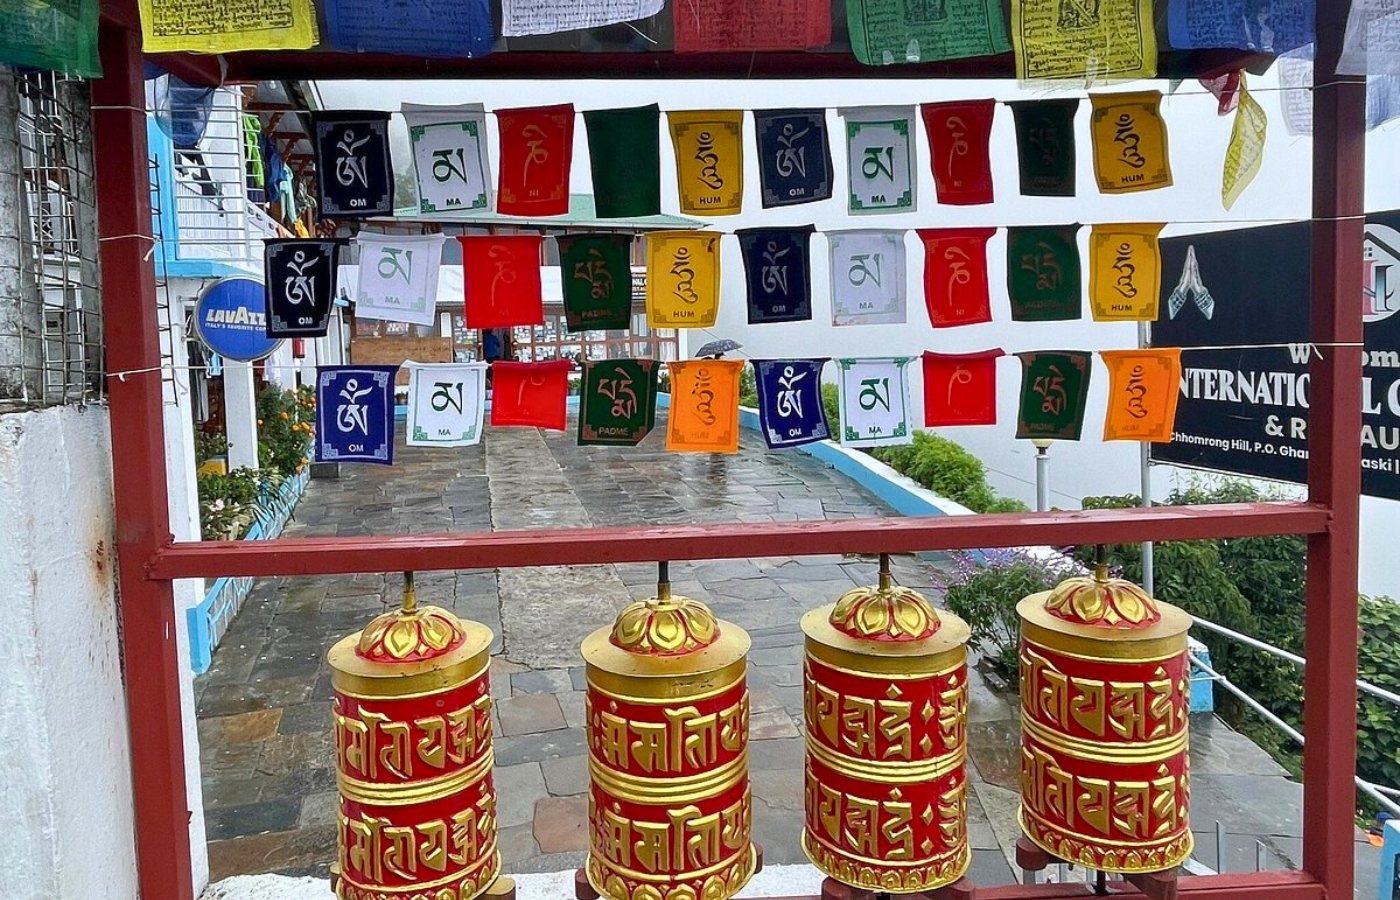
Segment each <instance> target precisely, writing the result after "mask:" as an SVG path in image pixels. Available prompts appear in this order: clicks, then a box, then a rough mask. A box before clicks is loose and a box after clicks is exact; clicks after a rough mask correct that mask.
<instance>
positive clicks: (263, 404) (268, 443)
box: [258, 384, 316, 478]
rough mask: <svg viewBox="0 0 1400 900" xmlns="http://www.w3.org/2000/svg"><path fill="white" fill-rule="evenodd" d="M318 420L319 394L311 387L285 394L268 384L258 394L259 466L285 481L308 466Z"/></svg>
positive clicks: (278, 388)
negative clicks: (310, 448) (310, 445)
mask: <svg viewBox="0 0 1400 900" xmlns="http://www.w3.org/2000/svg"><path fill="white" fill-rule="evenodd" d="M315 420H316V394H315V391H314V390H313V389H312V388H310V387H304V388H301V389H299V390H297V391H285V390H283V389H282V388H280V387H278V386H276V385H271V384H270V385H268V386H267V387H265V388H263V389H262V391H261V392H260V393H259V394H258V465H259V466H261V467H262V468H264V469H268V470H270V472H269V474H272V475H275V476H278V477H280V478H286V477H288V476H290V475H294V474H296V473H297V472H300V471H301V470H302V467H303V466H305V465H306V464H307V450H308V449H309V447H308V445H309V444H310V442H311V437H312V432H313V431H314V429H315Z"/></svg>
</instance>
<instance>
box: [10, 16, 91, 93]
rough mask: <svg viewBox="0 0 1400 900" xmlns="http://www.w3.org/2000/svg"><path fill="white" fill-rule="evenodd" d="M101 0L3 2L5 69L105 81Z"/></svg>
mask: <svg viewBox="0 0 1400 900" xmlns="http://www.w3.org/2000/svg"><path fill="white" fill-rule="evenodd" d="M97 13H98V0H7V2H0V63H8V64H9V65H12V66H25V67H29V68H34V69H47V70H50V71H54V72H62V73H64V74H67V75H74V76H77V77H79V78H100V77H101V76H102V64H101V63H100V62H99V61H98V58H97Z"/></svg>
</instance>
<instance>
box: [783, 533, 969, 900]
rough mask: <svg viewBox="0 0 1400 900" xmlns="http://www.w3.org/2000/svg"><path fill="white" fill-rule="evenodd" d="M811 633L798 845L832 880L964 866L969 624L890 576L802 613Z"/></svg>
mask: <svg viewBox="0 0 1400 900" xmlns="http://www.w3.org/2000/svg"><path fill="white" fill-rule="evenodd" d="M802 630H803V631H804V632H805V633H806V635H807V641H806V645H807V652H806V657H807V658H806V671H805V678H804V694H805V701H806V717H807V766H806V791H805V794H806V804H805V808H806V821H805V826H804V828H803V831H802V849H803V850H804V851H805V852H806V854H807V857H808V858H809V859H810V860H811V861H812V864H813V865H814V866H816V867H817V868H818V869H820V870H821V871H822V872H824V873H826V874H827V875H828V876H830V877H831V878H834V879H836V880H837V881H839V882H841V883H843V884H847V885H851V886H853V887H856V888H861V889H864V890H871V891H882V892H887V893H916V892H924V891H929V890H933V889H936V888H939V887H943V886H944V885H948V884H952V883H953V882H955V881H957V880H958V879H960V878H962V876H963V875H964V874H965V873H966V872H967V868H968V866H969V865H970V864H971V862H972V850H971V848H970V847H969V846H968V841H967V772H966V761H967V727H966V718H967V639H968V636H969V630H968V627H967V625H966V624H965V623H964V622H963V621H962V620H961V619H959V618H958V617H957V616H954V615H952V614H950V613H944V614H943V615H942V616H941V617H940V615H939V614H938V613H936V612H934V609H933V607H932V606H931V605H929V603H928V601H927V600H925V599H924V598H923V597H922V596H921V595H919V594H918V593H916V592H915V591H912V590H909V589H908V588H901V587H895V586H894V584H893V581H892V579H891V577H890V572H889V560H888V558H886V557H882V558H881V568H880V583H879V585H878V586H877V587H866V588H858V589H856V590H854V591H851V592H849V593H847V594H846V595H845V596H843V597H842V598H841V599H840V601H838V602H837V603H836V604H834V605H832V606H826V607H822V608H820V609H815V610H812V611H811V612H809V613H807V614H806V615H805V616H803V617H802Z"/></svg>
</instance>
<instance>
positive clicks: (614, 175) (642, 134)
mask: <svg viewBox="0 0 1400 900" xmlns="http://www.w3.org/2000/svg"><path fill="white" fill-rule="evenodd" d="M583 124H584V127H585V128H587V129H588V157H589V163H590V165H591V167H592V169H593V199H594V203H595V205H596V208H597V213H598V218H600V219H624V218H630V217H633V216H654V215H658V214H659V213H660V212H661V136H660V125H661V108H660V107H659V106H657V105H656V104H655V103H653V104H652V105H650V106H636V107H632V108H630V109H595V110H589V111H588V112H585V113H584V114H583Z"/></svg>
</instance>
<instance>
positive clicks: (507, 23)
mask: <svg viewBox="0 0 1400 900" xmlns="http://www.w3.org/2000/svg"><path fill="white" fill-rule="evenodd" d="M661 7H662V0H501V34H502V35H503V36H505V37H525V36H526V35H532V34H557V33H559V32H561V31H583V30H585V29H589V28H600V27H602V26H604V25H616V24H617V23H619V22H631V21H634V20H636V19H646V18H650V17H651V16H654V15H656V14H657V13H659V12H661Z"/></svg>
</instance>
